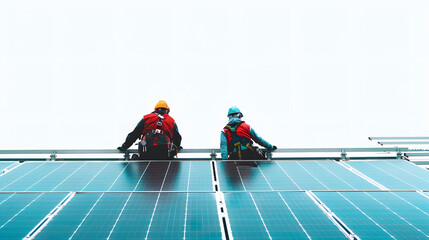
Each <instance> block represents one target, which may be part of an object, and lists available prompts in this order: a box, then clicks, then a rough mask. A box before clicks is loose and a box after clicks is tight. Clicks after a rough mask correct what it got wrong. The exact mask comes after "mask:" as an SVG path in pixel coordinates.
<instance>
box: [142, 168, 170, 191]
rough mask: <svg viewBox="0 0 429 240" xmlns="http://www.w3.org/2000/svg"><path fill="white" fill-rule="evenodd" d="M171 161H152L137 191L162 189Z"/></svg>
mask: <svg viewBox="0 0 429 240" xmlns="http://www.w3.org/2000/svg"><path fill="white" fill-rule="evenodd" d="M169 164H170V162H167V161H166V162H150V163H149V166H148V167H147V169H146V172H145V174H144V175H143V177H142V179H141V180H140V183H139V184H138V185H137V188H136V191H160V190H161V186H162V183H163V181H164V179H165V175H166V174H167V171H168V170H169Z"/></svg>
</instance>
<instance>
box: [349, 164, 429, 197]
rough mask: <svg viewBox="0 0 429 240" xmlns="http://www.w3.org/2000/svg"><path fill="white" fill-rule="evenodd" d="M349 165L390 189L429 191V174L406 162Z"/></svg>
mask: <svg viewBox="0 0 429 240" xmlns="http://www.w3.org/2000/svg"><path fill="white" fill-rule="evenodd" d="M347 164H348V165H350V166H352V167H353V168H355V169H357V170H358V171H360V172H362V173H363V174H365V175H367V176H368V177H370V178H372V179H374V180H375V181H377V182H379V183H380V184H382V185H383V186H385V187H387V188H388V189H392V190H410V189H429V172H428V171H426V170H424V169H422V168H419V167H417V166H415V165H414V164H412V163H409V162H406V161H350V162H348V163H347Z"/></svg>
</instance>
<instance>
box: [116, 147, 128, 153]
mask: <svg viewBox="0 0 429 240" xmlns="http://www.w3.org/2000/svg"><path fill="white" fill-rule="evenodd" d="M117 149H118V150H119V151H121V152H125V151H126V149H124V148H123V147H122V146H120V147H118V148H117Z"/></svg>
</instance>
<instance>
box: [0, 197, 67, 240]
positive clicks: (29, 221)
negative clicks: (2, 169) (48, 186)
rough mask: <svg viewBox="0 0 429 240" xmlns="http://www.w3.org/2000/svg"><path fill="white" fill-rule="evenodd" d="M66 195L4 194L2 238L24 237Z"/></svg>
mask: <svg viewBox="0 0 429 240" xmlns="http://www.w3.org/2000/svg"><path fill="white" fill-rule="evenodd" d="M4 194H5V193H0V195H4ZM66 195H67V194H66V193H19V194H6V195H5V196H2V197H1V198H2V199H3V201H2V202H1V203H0V212H1V217H0V239H22V238H24V237H25V236H26V235H27V234H28V233H29V232H30V231H31V230H32V229H33V228H34V227H35V226H36V225H37V224H38V223H39V222H40V221H41V220H42V219H43V218H44V217H45V216H46V215H47V214H48V213H49V212H50V211H51V210H52V209H54V207H55V206H56V205H57V204H58V203H59V202H60V201H61V200H62V199H63V198H64V197H65V196H66Z"/></svg>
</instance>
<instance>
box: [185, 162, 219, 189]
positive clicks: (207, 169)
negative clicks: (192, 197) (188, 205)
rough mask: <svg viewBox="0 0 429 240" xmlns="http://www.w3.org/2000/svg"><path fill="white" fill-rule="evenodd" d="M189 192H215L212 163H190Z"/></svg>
mask: <svg viewBox="0 0 429 240" xmlns="http://www.w3.org/2000/svg"><path fill="white" fill-rule="evenodd" d="M190 168H191V178H190V179H189V191H213V182H212V181H213V180H212V175H213V174H212V166H211V162H207V161H206V162H193V161H191V162H190Z"/></svg>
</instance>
